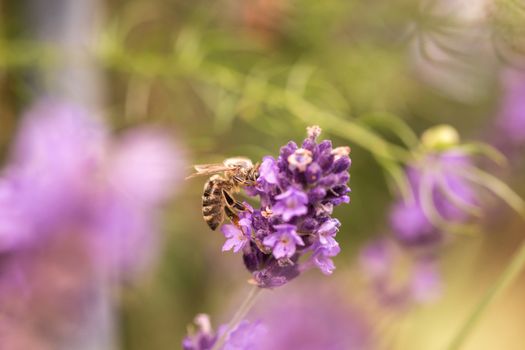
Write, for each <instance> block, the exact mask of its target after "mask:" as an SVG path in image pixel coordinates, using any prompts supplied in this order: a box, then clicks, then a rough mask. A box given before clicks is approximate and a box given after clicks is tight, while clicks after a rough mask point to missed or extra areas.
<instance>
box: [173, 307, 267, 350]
mask: <svg viewBox="0 0 525 350" xmlns="http://www.w3.org/2000/svg"><path fill="white" fill-rule="evenodd" d="M195 324H196V325H197V326H198V330H197V331H196V332H195V331H194V332H192V333H191V334H189V335H188V336H187V337H186V338H184V339H183V341H182V348H183V349H184V350H210V349H211V348H212V347H213V346H214V345H215V343H216V342H217V340H218V339H219V338H220V337H221V335H222V334H223V333H224V332H225V331H226V325H222V326H220V327H219V329H218V331H217V332H214V331H213V328H212V327H211V322H210V318H209V316H208V315H205V314H200V315H197V317H195ZM265 333H266V328H265V327H264V326H263V325H262V324H261V323H260V322H248V321H246V320H242V321H241V322H240V323H239V324H238V325H237V327H235V329H233V330H232V331H231V332H230V334H229V335H228V337H227V338H226V340H225V342H224V345H223V346H222V347H221V348H220V350H263V348H262V347H260V343H261V339H263V338H264V336H265Z"/></svg>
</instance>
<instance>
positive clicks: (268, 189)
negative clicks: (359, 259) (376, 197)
mask: <svg viewBox="0 0 525 350" xmlns="http://www.w3.org/2000/svg"><path fill="white" fill-rule="evenodd" d="M320 132H321V129H320V128H319V127H318V126H313V127H310V128H308V137H307V138H306V139H305V140H304V141H303V143H302V146H301V147H299V146H298V145H297V144H296V143H295V142H293V141H290V142H289V143H288V144H287V145H285V146H283V147H282V148H281V151H280V154H279V157H278V158H277V159H275V158H273V157H271V156H266V157H264V158H263V162H262V164H261V165H260V168H259V174H260V175H259V178H258V180H257V184H256V185H255V186H253V187H251V188H248V189H247V193H248V194H249V195H251V196H258V197H259V198H260V204H261V208H260V209H256V210H252V209H251V207H250V208H249V210H248V211H246V212H243V213H241V214H240V215H241V217H240V219H241V220H240V221H239V224H238V225H233V224H229V225H224V226H223V228H222V232H223V233H224V234H225V236H226V237H227V238H228V240H227V241H226V243H225V245H224V247H223V250H229V249H231V248H233V249H234V251H235V252H236V251H240V250H241V249H242V252H243V259H244V263H245V265H246V267H247V268H248V270H249V271H250V272H252V276H253V280H254V283H256V284H257V285H259V286H260V287H276V286H280V285H283V284H285V283H287V282H288V281H289V280H291V279H292V278H294V277H297V276H298V275H299V274H300V273H301V272H302V271H304V270H306V269H308V268H309V267H313V266H317V267H318V268H319V269H320V270H321V271H322V272H323V273H324V274H331V273H332V272H333V270H334V268H335V266H334V263H333V261H332V257H334V256H335V255H337V254H338V253H339V251H340V248H339V244H338V243H337V241H336V240H335V236H336V234H337V231H338V230H339V226H340V222H339V221H338V220H337V219H334V218H332V217H331V215H332V210H333V207H334V206H337V205H340V204H342V203H349V202H350V197H349V192H350V188H349V187H348V186H347V182H348V180H349V179H350V174H349V172H348V170H349V168H350V164H351V160H350V158H349V153H350V148H349V147H338V148H332V143H331V142H330V141H329V140H324V141H321V142H320V143H318V142H317V141H316V139H317V137H318V136H319V134H320ZM306 254H309V256H308V258H305V259H303V258H302V257H303V256H305V255H306Z"/></svg>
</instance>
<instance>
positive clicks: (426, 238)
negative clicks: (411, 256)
mask: <svg viewBox="0 0 525 350" xmlns="http://www.w3.org/2000/svg"><path fill="white" fill-rule="evenodd" d="M471 166H472V162H471V160H470V158H469V157H468V156H467V155H466V154H464V153H462V152H460V151H458V150H455V149H451V150H446V151H443V152H435V153H430V154H427V155H425V156H424V157H423V158H422V159H420V160H419V161H418V162H417V163H414V164H413V165H411V166H409V168H408V169H407V177H408V181H409V183H410V186H411V191H412V198H409V199H404V198H399V199H398V200H397V202H396V203H395V204H394V205H393V207H392V209H391V213H390V224H391V227H392V229H393V233H394V235H395V236H396V238H397V239H399V240H400V241H402V242H403V243H404V244H408V245H419V246H423V245H433V244H436V243H439V242H440V241H441V240H442V238H443V228H442V227H440V226H441V225H440V224H441V223H445V222H446V223H447V224H448V225H451V224H458V225H459V224H463V223H466V222H467V221H468V220H469V219H471V218H472V211H473V210H475V209H476V205H477V204H478V203H479V199H478V193H477V190H476V187H475V186H474V185H473V184H472V183H471V182H470V181H469V180H467V179H466V178H465V177H464V176H463V173H464V172H467V171H468V169H469V167H471Z"/></svg>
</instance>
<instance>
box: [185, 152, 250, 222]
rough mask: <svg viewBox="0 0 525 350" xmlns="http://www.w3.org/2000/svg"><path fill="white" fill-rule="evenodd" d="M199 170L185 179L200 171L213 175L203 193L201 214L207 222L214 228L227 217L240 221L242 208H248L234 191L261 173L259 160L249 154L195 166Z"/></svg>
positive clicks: (202, 173)
mask: <svg viewBox="0 0 525 350" xmlns="http://www.w3.org/2000/svg"><path fill="white" fill-rule="evenodd" d="M194 168H195V170H196V171H197V172H196V173H194V174H192V175H190V176H188V177H187V178H186V179H190V178H193V177H195V176H199V175H208V176H209V175H212V176H211V177H210V178H209V179H208V181H207V182H206V183H205V184H204V191H203V193H202V216H203V218H204V221H205V222H206V223H207V224H208V226H209V227H210V228H211V229H212V230H213V231H215V230H216V229H217V227H219V226H220V225H221V224H222V222H223V221H224V217H225V216H226V217H228V219H230V221H231V222H232V223H233V224H235V225H238V221H239V217H238V215H237V213H238V212H239V211H245V210H247V208H246V206H245V205H243V204H242V203H241V202H239V201H237V200H236V199H235V198H234V197H233V194H235V193H238V192H239V191H240V190H241V188H242V187H244V186H250V185H254V184H255V182H256V181H257V178H258V177H259V171H258V170H259V164H256V165H253V163H252V161H251V160H250V159H248V158H243V157H235V158H228V159H226V160H225V161H224V162H223V163H222V164H221V163H218V164H200V165H195V166H194Z"/></svg>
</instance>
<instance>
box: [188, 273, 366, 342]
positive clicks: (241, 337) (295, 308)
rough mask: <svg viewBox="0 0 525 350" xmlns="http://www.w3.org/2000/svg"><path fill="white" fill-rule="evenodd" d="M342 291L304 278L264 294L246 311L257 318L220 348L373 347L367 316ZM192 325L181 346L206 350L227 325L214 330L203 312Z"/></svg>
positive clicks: (240, 327)
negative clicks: (306, 280)
mask: <svg viewBox="0 0 525 350" xmlns="http://www.w3.org/2000/svg"><path fill="white" fill-rule="evenodd" d="M290 288H291V289H290ZM342 292H343V290H342V288H341V284H340V283H329V284H315V283H312V282H308V283H304V282H303V283H299V285H294V286H287V287H286V288H283V289H279V290H276V291H274V292H272V293H271V295H270V294H267V295H265V296H264V297H263V298H262V299H260V302H259V303H258V305H257V306H256V307H255V308H254V309H253V310H252V311H251V312H250V314H249V315H248V318H249V319H253V320H257V321H255V322H249V321H247V320H243V321H241V322H240V324H239V325H238V326H237V327H236V328H235V329H234V330H233V331H232V332H231V333H230V336H229V337H227V338H226V341H225V343H224V346H223V347H222V348H220V349H221V350H224V349H232V350H233V349H238V350H264V349H275V350H289V349H303V350H317V349H325V350H358V349H359V350H366V349H375V348H376V347H375V345H376V344H375V343H376V342H375V341H374V328H373V324H372V323H371V319H370V315H368V314H367V313H366V312H365V310H363V309H360V308H359V307H358V306H357V305H355V304H353V303H352V302H351V301H350V300H351V299H350V300H349V298H348V296H346V297H344V296H343V295H344V294H343V293H342ZM313 299H315V300H316V302H315V303H312V300H313ZM283 320H286V321H285V322H283ZM195 323H196V324H197V326H198V330H193V329H190V333H189V335H188V336H187V337H186V338H185V339H184V340H183V349H184V350H207V349H211V348H212V347H213V345H215V344H216V342H217V339H218V338H220V337H221V336H222V335H223V333H224V331H225V329H226V326H225V325H223V326H220V327H219V329H218V330H217V332H214V331H213V329H212V328H211V325H210V321H209V318H208V316H207V315H202V314H201V315H197V317H196V318H195Z"/></svg>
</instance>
